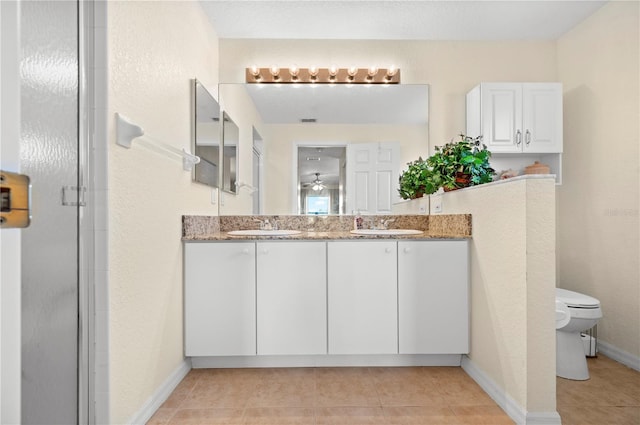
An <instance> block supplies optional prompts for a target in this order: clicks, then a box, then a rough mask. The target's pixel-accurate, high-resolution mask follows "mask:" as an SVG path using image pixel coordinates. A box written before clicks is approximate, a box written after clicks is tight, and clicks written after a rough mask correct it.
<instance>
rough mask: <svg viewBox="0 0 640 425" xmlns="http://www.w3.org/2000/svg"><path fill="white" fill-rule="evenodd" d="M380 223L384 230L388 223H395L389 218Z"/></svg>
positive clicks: (393, 219)
mask: <svg viewBox="0 0 640 425" xmlns="http://www.w3.org/2000/svg"><path fill="white" fill-rule="evenodd" d="M380 221H381V222H382V228H383V229H386V228H387V226H388V225H389V223H393V222H394V221H396V219H395V218H389V219H387V220H380Z"/></svg>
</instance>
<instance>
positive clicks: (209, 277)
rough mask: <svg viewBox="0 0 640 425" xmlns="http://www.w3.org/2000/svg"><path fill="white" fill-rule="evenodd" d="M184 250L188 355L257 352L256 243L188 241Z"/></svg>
mask: <svg viewBox="0 0 640 425" xmlns="http://www.w3.org/2000/svg"><path fill="white" fill-rule="evenodd" d="M184 249H185V256H184V276H185V290H184V311H185V313H184V318H185V355H187V356H245V355H255V354H256V285H255V278H256V267H255V243H254V242H231V243H186V244H185V246H184Z"/></svg>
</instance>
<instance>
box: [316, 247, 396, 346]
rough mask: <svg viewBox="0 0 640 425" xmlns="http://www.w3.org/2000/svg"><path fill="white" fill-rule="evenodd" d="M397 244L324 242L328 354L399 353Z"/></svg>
mask: <svg viewBox="0 0 640 425" xmlns="http://www.w3.org/2000/svg"><path fill="white" fill-rule="evenodd" d="M397 246H398V245H397V242H396V241H394V240H384V241H383V240H381V241H362V240H359V241H344V242H342V241H335V242H329V243H328V244H327V254H328V257H327V265H328V293H329V294H328V328H329V354H394V353H398V291H397Z"/></svg>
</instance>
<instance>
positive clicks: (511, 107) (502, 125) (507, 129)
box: [481, 83, 524, 152]
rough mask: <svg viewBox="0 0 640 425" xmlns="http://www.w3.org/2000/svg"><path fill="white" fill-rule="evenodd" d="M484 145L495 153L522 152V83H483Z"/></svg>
mask: <svg viewBox="0 0 640 425" xmlns="http://www.w3.org/2000/svg"><path fill="white" fill-rule="evenodd" d="M481 98H482V99H481V114H482V136H483V138H482V143H484V144H485V145H487V148H488V149H489V150H490V151H491V152H521V151H522V141H523V137H524V136H523V134H522V84H520V83H483V84H482V86H481Z"/></svg>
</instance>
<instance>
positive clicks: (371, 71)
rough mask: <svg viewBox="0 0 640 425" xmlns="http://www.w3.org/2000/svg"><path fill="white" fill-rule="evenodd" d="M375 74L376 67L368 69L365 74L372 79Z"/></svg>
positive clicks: (376, 71)
mask: <svg viewBox="0 0 640 425" xmlns="http://www.w3.org/2000/svg"><path fill="white" fill-rule="evenodd" d="M377 73H378V67H376V66H372V67H370V68H369V70H368V71H367V74H369V76H370V77H373V76H374V75H376V74H377Z"/></svg>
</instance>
